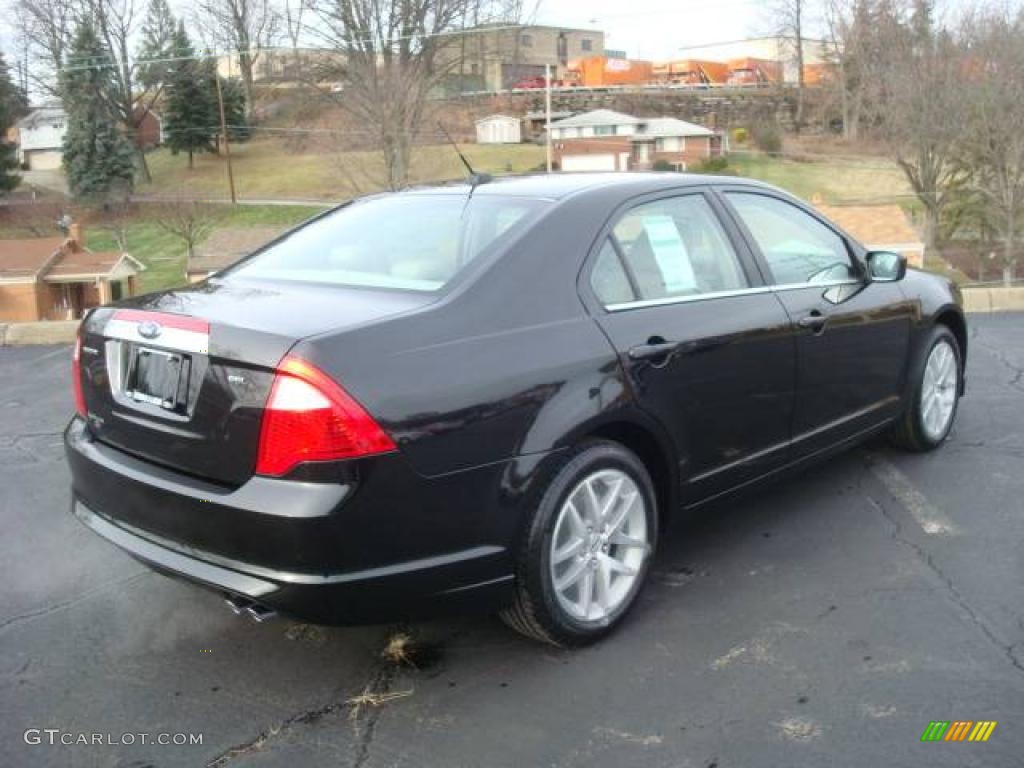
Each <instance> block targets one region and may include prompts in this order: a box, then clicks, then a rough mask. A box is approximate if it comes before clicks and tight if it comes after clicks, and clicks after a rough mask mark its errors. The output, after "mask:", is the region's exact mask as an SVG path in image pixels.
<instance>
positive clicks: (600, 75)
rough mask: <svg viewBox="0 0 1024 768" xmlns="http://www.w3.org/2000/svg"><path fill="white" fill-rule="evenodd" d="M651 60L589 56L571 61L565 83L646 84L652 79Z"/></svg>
mask: <svg viewBox="0 0 1024 768" xmlns="http://www.w3.org/2000/svg"><path fill="white" fill-rule="evenodd" d="M651 70H652V66H651V62H649V61H639V60H637V59H612V58H609V57H607V56H589V57H587V58H585V59H576V60H575V61H570V62H569V68H568V71H567V72H566V74H565V84H566V85H570V86H582V87H584V88H603V87H607V86H611V85H646V84H647V83H649V82H651V79H652V73H651Z"/></svg>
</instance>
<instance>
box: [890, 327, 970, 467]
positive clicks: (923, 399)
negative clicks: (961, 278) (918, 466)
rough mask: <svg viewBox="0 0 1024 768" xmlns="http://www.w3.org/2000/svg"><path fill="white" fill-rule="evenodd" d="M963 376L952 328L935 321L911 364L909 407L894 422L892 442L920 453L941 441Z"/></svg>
mask: <svg viewBox="0 0 1024 768" xmlns="http://www.w3.org/2000/svg"><path fill="white" fill-rule="evenodd" d="M962 379H963V361H962V358H961V353H960V345H959V344H958V343H957V340H956V337H955V336H954V335H953V333H952V331H950V330H949V328H947V327H946V326H944V325H936V326H935V327H934V328H932V329H931V331H929V333H928V335H927V336H926V337H925V340H924V343H923V344H922V345H921V349H920V351H919V354H918V355H917V358H916V359H915V361H914V364H913V366H912V368H911V371H910V387H911V390H910V396H909V399H908V402H907V408H906V410H905V411H904V413H903V416H902V417H901V418H900V420H899V421H898V422H897V423H896V424H895V425H894V426H893V430H892V432H891V433H890V439H891V440H892V442H893V443H894V444H895V445H897V446H898V447H900V448H903V449H905V450H908V451H915V452H919V453H922V452H925V451H932V450H935V449H936V448H938V447H939V446H940V445H942V443H944V442H945V441H946V438H948V437H949V433H950V431H951V430H952V428H953V423H954V422H955V421H956V411H957V406H958V404H959V401H960V390H961V387H962Z"/></svg>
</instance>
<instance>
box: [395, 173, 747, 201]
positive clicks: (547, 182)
mask: <svg viewBox="0 0 1024 768" xmlns="http://www.w3.org/2000/svg"><path fill="white" fill-rule="evenodd" d="M708 184H735V185H744V186H748V185H749V186H757V187H767V185H765V184H762V183H760V182H757V181H753V180H751V179H742V178H738V177H736V176H705V175H703V174H695V173H675V172H668V171H666V172H618V173H600V172H596V173H587V172H581V173H562V172H558V173H550V174H548V173H535V174H528V175H522V176H500V177H497V178H494V179H492V180H490V181H488V182H486V183H484V184H479V185H477V187H476V189H475V190H474V191H473V194H474V195H504V196H513V197H537V198H547V199H550V200H558V199H561V198H564V197H568V196H570V195H573V194H576V193H578V192H584V191H587V190H593V189H598V188H608V187H620V188H622V189H623V191H629V192H631V193H634V194H643V193H644V192H656V191H658V190H660V189H667V188H676V187H686V186H698V185H708ZM469 191H470V185H469V184H468V183H466V182H465V181H457V182H449V183H445V184H435V185H429V186H422V187H413V188H411V189H409V190H407V191H406V192H405V194H463V195H464V194H467V193H468V192H469Z"/></svg>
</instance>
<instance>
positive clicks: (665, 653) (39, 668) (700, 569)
mask: <svg viewBox="0 0 1024 768" xmlns="http://www.w3.org/2000/svg"><path fill="white" fill-rule="evenodd" d="M971 324H972V329H971V333H972V338H971V351H970V364H969V372H968V397H967V398H966V399H965V400H964V401H963V403H962V407H961V412H960V419H959V422H958V425H957V427H956V429H955V431H954V434H953V436H952V438H951V440H950V442H949V443H948V445H946V446H945V447H944V448H943V449H942V450H940V451H939V452H937V453H934V454H930V455H924V456H917V455H907V454H903V453H899V452H897V451H894V450H892V449H890V448H888V447H887V446H886V445H885V444H884V443H875V444H872V445H870V446H867V447H865V448H861V449H857V450H855V451H853V452H851V453H849V454H846V455H845V456H842V457H840V458H838V459H835V460H833V461H831V462H830V463H829V464H827V465H825V466H821V467H818V468H816V469H813V470H811V471H809V472H807V473H805V474H804V475H803V476H801V477H799V478H797V479H795V480H791V481H787V482H785V483H782V484H777V485H774V486H771V487H769V488H767V489H762V490H760V491H758V492H757V493H755V494H753V495H751V496H748V497H746V498H744V499H740V500H735V501H732V502H730V503H728V504H722V505H720V506H718V507H716V508H714V509H709V510H707V511H705V512H704V513H703V514H702V515H701V516H700V517H698V518H697V519H695V520H693V521H692V522H690V523H687V524H680V525H676V526H675V527H673V529H672V530H671V531H669V532H668V534H667V535H666V536H665V537H664V539H663V541H662V547H661V551H660V553H659V555H658V559H657V561H656V568H655V570H654V573H653V583H652V584H651V585H650V589H648V590H647V592H646V594H645V595H644V597H643V599H642V600H641V601H640V603H639V604H638V606H637V608H636V610H635V612H634V613H633V615H632V617H631V619H630V621H629V622H628V623H627V624H626V626H625V627H623V629H622V630H621V631H619V632H618V633H616V634H615V635H614V636H613V637H612V638H610V639H609V640H607V641H606V642H604V643H602V644H600V645H597V646H594V647H591V648H587V649H584V650H581V651H576V652H566V651H559V650H555V649H552V648H547V647H544V646H541V645H537V644H534V643H531V642H528V641H526V640H522V639H520V638H519V637H517V636H516V635H514V634H512V633H511V632H510V631H508V630H506V629H505V628H504V627H503V626H502V625H501V624H500V623H498V622H497V621H495V620H493V619H490V618H486V617H485V618H479V617H477V618H461V619H457V620H445V621H433V622H426V623H421V624H414V625H411V626H404V627H399V626H388V627H384V626H380V627H364V628H354V629H329V628H321V627H315V626H308V625H302V624H296V623H294V622H290V621H287V620H279V621H277V622H273V623H270V624H262V625H257V624H253V623H250V622H248V621H246V620H243V619H241V618H239V617H236V616H234V615H232V614H231V613H230V612H229V611H228V610H227V609H226V608H225V606H224V604H223V603H222V601H221V600H220V599H219V598H218V597H217V596H216V595H213V594H209V593H206V592H204V591H201V590H198V589H195V588H193V587H191V586H189V585H186V584H183V583H179V582H176V581H172V580H170V579H167V578H164V577H162V576H159V575H156V574H154V573H151V572H149V571H148V570H147V569H146V568H144V567H142V566H141V565H139V564H137V563H136V562H135V561H133V560H131V559H130V558H128V557H127V556H125V555H124V554H122V553H121V552H119V551H117V550H115V549H114V548H113V547H111V546H110V545H108V544H107V543H105V542H104V541H102V540H100V539H98V538H97V537H96V536H94V535H93V534H91V533H90V532H88V531H86V530H85V529H84V528H83V527H82V526H81V525H79V524H78V523H77V522H76V521H74V520H73V519H72V518H71V517H70V515H69V513H68V472H67V468H66V467H65V464H64V460H63V455H62V449H61V445H60V432H61V429H62V428H63V426H64V424H65V422H66V420H67V418H68V415H69V414H70V412H71V411H72V404H71V397H70V389H69V387H68V373H69V359H68V357H69V352H68V349H67V348H65V347H34V348H20V349H11V348H4V349H0V530H2V532H3V536H2V538H0V584H2V586H0V764H3V765H9V766H68V765H72V766H148V765H152V766H161V767H163V766H197V765H198V766H202V765H214V766H232V767H233V766H244V767H248V766H288V767H289V768H291V767H293V766H317V765H332V766H368V767H369V766H415V767H417V768H419V767H423V766H444V767H445V768H449V767H451V766H548V765H551V766H555V765H557V766H588V768H593V767H594V766H615V767H616V768H618V767H619V766H627V765H629V766H633V765H637V766H677V767H681V766H692V767H694V768H713V767H717V768H726V767H728V766H823V765H829V766H875V765H878V766H881V765H887V766H888V765H894V766H912V765H921V766H929V768H930V767H932V766H981V765H987V766H988V765H999V766H1013V765H1024V607H1022V606H1024V567H1022V553H1024V315H1020V314H1016V315H1014V314H1004V315H987V316H973V317H972V318H971ZM396 634H398V635H407V636H408V637H409V638H411V639H410V640H409V642H404V640H402V639H400V640H399V641H397V646H398V648H397V651H398V652H397V653H393V654H392V659H391V660H388V659H386V658H384V657H382V655H381V654H382V650H383V649H384V648H385V646H386V645H387V644H388V642H389V640H392V639H394V637H395V635H396ZM933 720H943V721H946V720H949V721H955V720H970V721H978V720H995V721H998V726H997V727H996V728H995V730H994V731H993V733H992V735H991V738H990V739H989V741H988V742H986V743H969V742H965V743H922V742H921V741H920V738H921V735H922V732H923V731H924V730H925V727H926V726H927V725H928V723H929V722H930V721H933ZM27 729H39V731H40V732H41V731H42V730H43V729H59V731H60V732H61V733H65V734H69V735H71V736H72V737H73V738H77V737H78V734H86V735H89V734H99V735H100V739H101V741H103V742H104V743H101V744H89V745H81V744H80V745H77V746H62V745H60V744H59V743H58V744H55V745H52V746H51V745H49V744H48V743H46V741H45V738H46V734H45V733H42V734H41V737H40V739H41V740H43V743H42V744H38V745H35V744H27V743H26V739H25V732H26V730H27ZM33 733H34V732H33ZM142 733H145V734H147V735H148V736H147V739H148V738H156V736H157V734H161V733H166V734H177V733H183V734H201V736H202V744H198V745H184V746H173V745H157V744H152V743H147V744H142V743H140V742H141V737H140V736H138V735H137V734H142ZM126 734H128V735H131V734H136V735H135V736H132V739H133V741H134V742H135V743H132V744H123V743H121V742H124V741H126V740H127V736H126ZM57 738H58V741H59V738H60V737H59V735H58V737H57ZM88 738H90V739H91V738H92V737H91V736H89V737H88ZM30 740H32V737H31V736H30ZM108 742H113V743H108Z"/></svg>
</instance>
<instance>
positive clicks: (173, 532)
mask: <svg viewBox="0 0 1024 768" xmlns="http://www.w3.org/2000/svg"><path fill="white" fill-rule="evenodd" d="M65 447H66V452H67V455H68V461H69V465H70V467H71V473H72V501H71V506H72V511H73V513H74V514H75V516H76V517H77V518H78V519H79V520H80V521H81V522H82V523H84V524H85V525H86V526H87V527H89V528H90V529H91V530H93V531H94V532H95V533H97V534H99V535H100V536H102V537H103V538H105V539H107V540H108V541H110V542H111V543H113V544H115V545H116V546H118V547H120V548H121V549H122V550H124V551H125V552H127V553H128V554H130V555H131V556H133V557H135V558H136V559H138V560H140V561H142V562H144V563H146V564H147V565H149V566H151V567H152V568H154V569H155V570H158V571H160V572H163V573H166V574H168V575H171V576H176V577H180V578H184V579H186V580H188V581H191V582H194V583H196V584H199V585H201V586H204V587H207V588H210V589H213V590H216V591H218V592H221V593H224V594H226V595H229V596H234V597H240V598H244V599H245V600H251V601H253V602H255V603H258V604H261V605H263V606H266V607H269V608H272V609H274V610H277V611H280V612H282V613H286V614H290V615H292V616H295V617H296V618H301V619H304V620H307V621H314V622H318V623H324V624H350V623H366V622H374V621H387V620H392V619H397V618H405V617H415V616H423V615H434V614H438V613H442V612H449V611H451V612H467V611H491V610H496V609H498V608H501V607H503V606H504V605H506V604H507V603H508V602H509V600H510V599H511V595H512V562H511V558H510V555H509V550H510V543H511V542H512V541H514V532H515V530H516V528H517V526H516V525H515V521H516V520H517V519H518V515H517V514H515V512H514V510H513V509H512V508H510V507H507V506H504V505H503V504H502V502H501V500H500V498H499V495H498V494H499V490H498V489H499V488H501V487H502V484H501V477H502V475H503V473H504V472H505V471H506V470H505V469H504V468H503V467H502V466H501V465H490V466H488V467H482V468H478V469H475V470H469V471H467V472H463V473H458V477H451V476H449V477H444V478H438V479H428V478H423V477H421V476H419V475H416V474H415V473H414V472H412V471H411V470H410V469H409V468H408V467H407V465H406V463H405V462H404V460H402V459H401V457H400V456H398V455H393V456H390V457H387V458H386V459H384V458H382V459H377V460H375V463H374V466H373V467H372V468H370V469H367V470H364V471H361V472H360V473H356V474H353V475H352V477H351V479H350V481H349V482H345V483H337V484H335V483H305V482H293V481H286V480H276V479H270V478H259V477H254V478H253V479H252V480H251V481H249V482H248V483H245V484H243V485H242V486H240V487H239V488H236V489H227V488H223V487H220V486H215V485H212V484H209V483H206V482H204V481H201V480H197V479H196V478H193V477H190V476H185V475H181V474H180V473H176V472H174V471H172V470H169V469H166V468H163V467H159V466H156V465H153V464H150V463H148V462H145V461H142V460H140V459H137V458H135V457H132V456H130V455H128V454H126V453H124V452H122V451H119V450H117V449H115V448H112V447H110V446H107V445H104V444H102V443H99V442H97V441H95V440H94V439H93V438H92V437H91V435H90V434H89V431H88V429H87V428H86V426H85V423H84V422H83V421H82V420H81V419H77V418H76V419H75V420H73V421H72V422H71V424H70V425H69V426H68V428H67V430H66V432H65ZM489 500H492V503H490V504H489V503H488V501H489Z"/></svg>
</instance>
